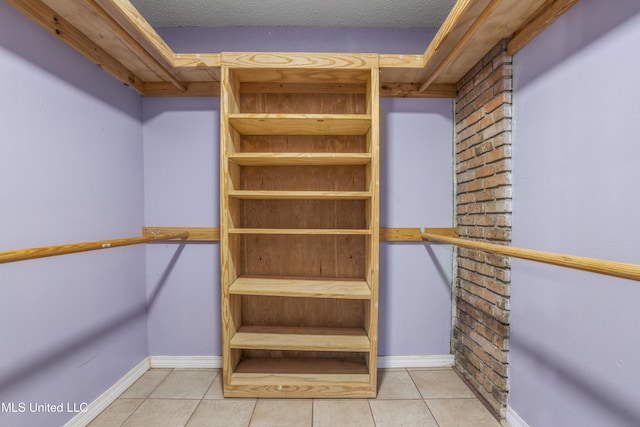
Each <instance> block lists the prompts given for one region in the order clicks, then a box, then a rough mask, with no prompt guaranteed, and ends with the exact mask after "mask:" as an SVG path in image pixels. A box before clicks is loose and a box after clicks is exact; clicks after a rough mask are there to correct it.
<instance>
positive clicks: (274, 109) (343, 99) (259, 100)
mask: <svg viewBox="0 0 640 427" xmlns="http://www.w3.org/2000/svg"><path fill="white" fill-rule="evenodd" d="M241 88H242V86H241ZM364 89H365V88H364V86H363V87H362V93H338V94H335V93H331V92H325V93H243V92H242V89H241V93H240V112H242V113H251V114H296V113H300V112H301V111H303V112H304V113H305V114H366V112H367V104H366V96H365V90H364Z"/></svg>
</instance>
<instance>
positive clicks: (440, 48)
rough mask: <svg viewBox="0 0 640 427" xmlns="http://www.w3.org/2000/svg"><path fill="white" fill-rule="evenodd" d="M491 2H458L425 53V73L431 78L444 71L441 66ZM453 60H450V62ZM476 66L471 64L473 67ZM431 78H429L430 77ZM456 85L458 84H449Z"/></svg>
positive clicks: (467, 0) (481, 0) (483, 0)
mask: <svg viewBox="0 0 640 427" xmlns="http://www.w3.org/2000/svg"><path fill="white" fill-rule="evenodd" d="M489 2H490V0H458V2H456V4H455V5H454V7H453V9H452V10H451V13H449V16H447V19H445V21H444V23H443V24H442V26H441V27H440V29H439V30H438V32H437V33H436V35H435V37H434V38H433V40H432V41H431V43H430V44H429V46H428V47H427V50H426V51H425V52H424V59H423V62H424V64H425V65H424V70H423V71H424V73H425V75H427V76H431V75H433V74H434V73H436V72H439V71H441V70H442V66H441V64H443V62H444V61H445V60H447V57H448V56H449V53H450V52H451V51H452V50H453V49H454V48H456V46H458V45H459V44H460V40H461V39H462V38H463V37H464V36H465V34H466V33H467V32H468V31H469V28H471V27H472V26H473V24H474V22H476V20H477V18H478V17H479V16H480V15H481V14H482V12H483V11H484V10H485V8H486V7H487V5H488V4H489ZM458 49H459V48H458ZM450 60H451V58H449V61H450ZM473 65H474V64H470V66H473ZM428 78H429V77H428ZM421 83H422V85H421V86H424V87H422V90H425V89H426V86H425V85H424V83H425V81H421ZM448 83H456V82H448Z"/></svg>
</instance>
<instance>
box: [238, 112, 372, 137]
mask: <svg viewBox="0 0 640 427" xmlns="http://www.w3.org/2000/svg"><path fill="white" fill-rule="evenodd" d="M228 120H229V124H230V125H231V126H233V127H234V128H235V129H236V130H237V131H238V132H239V133H240V134H242V135H363V134H365V133H366V132H367V131H368V130H369V128H370V127H371V118H370V117H369V116H367V115H362V114H350V115H346V114H342V115H341V114H232V115H229V118H228Z"/></svg>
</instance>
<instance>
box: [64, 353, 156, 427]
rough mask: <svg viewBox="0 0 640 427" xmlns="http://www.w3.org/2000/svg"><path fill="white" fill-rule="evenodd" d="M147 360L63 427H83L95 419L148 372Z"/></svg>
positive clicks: (146, 358)
mask: <svg viewBox="0 0 640 427" xmlns="http://www.w3.org/2000/svg"><path fill="white" fill-rule="evenodd" d="M149 367H150V366H149V358H148V357H145V358H144V359H143V360H142V361H141V362H140V363H138V364H137V365H136V366H135V367H134V368H133V369H132V370H130V371H129V372H127V373H126V374H125V375H124V376H123V377H122V378H120V379H119V380H118V381H116V383H115V384H114V385H112V386H111V387H109V388H108V389H107V391H105V392H104V393H102V394H101V395H100V396H98V398H97V399H96V400H94V401H93V402H91V403H90V404H88V405H87V408H86V410H85V411H84V412H79V413H78V415H76V416H75V417H73V418H72V419H71V420H70V421H69V422H68V423H66V424H65V425H64V426H65V427H84V426H86V425H87V424H89V423H90V422H91V421H92V420H93V419H94V418H96V417H97V416H98V415H100V413H101V412H102V411H104V410H105V409H106V408H107V406H109V405H111V404H112V403H113V402H114V401H115V400H116V399H117V398H118V396H120V395H121V394H122V393H123V392H124V391H125V390H126V389H128V388H129V387H131V385H132V384H133V383H135V382H136V381H137V380H138V379H139V378H140V377H141V376H142V375H143V374H144V373H145V372H147V371H148V370H149Z"/></svg>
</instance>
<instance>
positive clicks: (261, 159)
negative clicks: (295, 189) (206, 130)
mask: <svg viewBox="0 0 640 427" xmlns="http://www.w3.org/2000/svg"><path fill="white" fill-rule="evenodd" d="M228 158H229V161H231V162H233V163H235V164H238V165H240V166H294V165H320V166H334V165H366V164H368V163H370V162H371V154H369V153H235V154H231V155H229V157H228Z"/></svg>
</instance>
